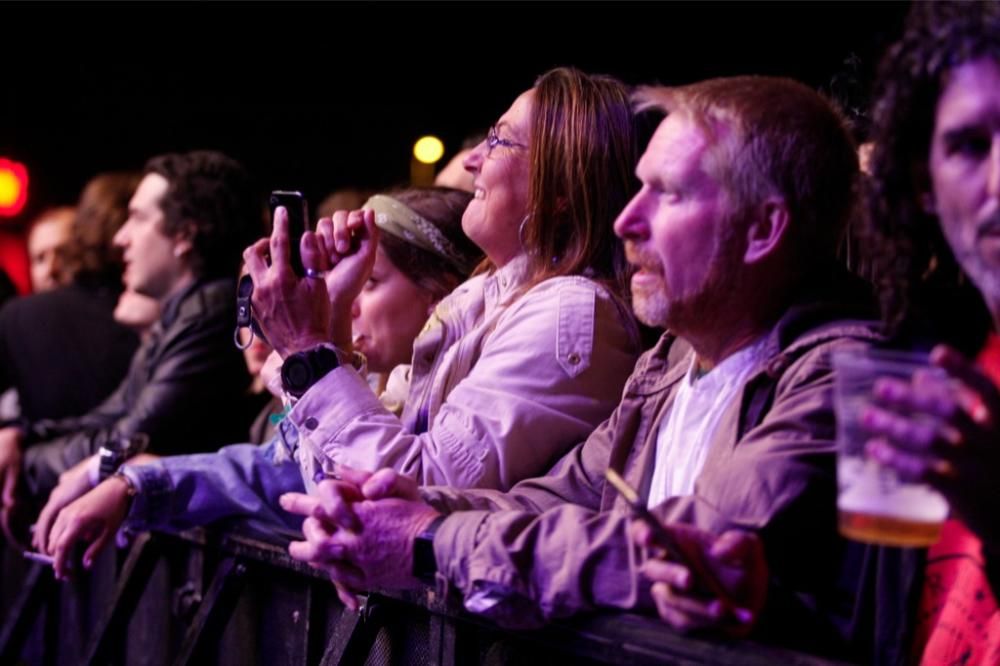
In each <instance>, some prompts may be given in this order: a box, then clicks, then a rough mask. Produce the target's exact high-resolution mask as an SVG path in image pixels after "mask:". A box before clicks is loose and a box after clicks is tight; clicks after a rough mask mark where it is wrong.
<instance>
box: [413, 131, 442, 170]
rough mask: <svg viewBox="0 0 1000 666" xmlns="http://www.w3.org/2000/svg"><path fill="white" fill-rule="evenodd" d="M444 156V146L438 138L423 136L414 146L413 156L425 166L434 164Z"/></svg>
mask: <svg viewBox="0 0 1000 666" xmlns="http://www.w3.org/2000/svg"><path fill="white" fill-rule="evenodd" d="M443 155H444V144H443V143H441V139H439V138H437V137H436V136H422V137H420V138H419V139H417V142H416V143H415V144H413V156H414V157H415V158H417V160H418V161H420V162H423V163H424V164H434V163H435V162H437V161H438V160H440V159H441V157H442V156H443Z"/></svg>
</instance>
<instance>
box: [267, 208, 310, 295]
mask: <svg viewBox="0 0 1000 666" xmlns="http://www.w3.org/2000/svg"><path fill="white" fill-rule="evenodd" d="M268 204H269V206H270V208H271V221H272V223H273V222H274V211H275V209H276V208H277V207H278V206H284V207H285V210H287V211H288V250H289V253H290V254H291V265H292V270H293V271H295V274H296V275H299V276H302V275H305V269H304V268H303V266H302V254H301V253H300V250H299V247H300V245H301V240H302V234H304V233H305V232H306V231H308V230H309V207H308V204H306V198H305V197H304V196H302V193H301V192H288V191H284V190H275V191H274V192H271V196H270V198H269V199H268Z"/></svg>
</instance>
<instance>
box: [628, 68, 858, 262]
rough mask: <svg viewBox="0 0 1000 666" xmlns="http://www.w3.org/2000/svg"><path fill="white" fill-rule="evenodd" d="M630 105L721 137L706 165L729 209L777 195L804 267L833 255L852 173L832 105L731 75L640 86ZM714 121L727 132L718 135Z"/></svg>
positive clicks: (795, 89)
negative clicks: (684, 119) (686, 120)
mask: <svg viewBox="0 0 1000 666" xmlns="http://www.w3.org/2000/svg"><path fill="white" fill-rule="evenodd" d="M636 103H637V105H638V107H639V108H640V109H646V108H658V109H660V110H662V111H664V112H666V113H683V114H686V115H689V116H690V117H691V119H692V120H693V121H694V122H696V123H697V124H698V125H699V126H700V127H701V128H702V129H703V130H704V131H705V132H706V134H707V135H708V136H709V137H712V138H716V139H720V140H719V141H718V143H717V144H716V145H715V146H713V148H711V149H710V150H709V153H708V155H707V157H706V162H705V167H706V169H708V170H709V173H711V174H712V176H713V177H715V178H716V179H717V180H718V181H719V182H720V183H721V184H722V185H723V187H724V189H725V191H726V193H727V195H728V196H729V197H730V201H729V203H730V206H731V208H730V210H732V211H734V212H738V211H742V210H745V209H746V208H747V207H748V206H751V205H754V204H756V203H758V202H759V201H761V200H762V199H763V198H765V197H767V196H773V195H777V196H780V197H782V198H783V199H784V200H785V202H786V204H787V206H788V208H789V211H790V212H791V216H792V220H793V224H792V228H791V233H792V238H793V239H795V241H794V242H795V243H796V244H797V247H798V248H799V250H800V252H799V255H800V256H802V258H803V259H804V260H805V261H807V262H811V261H814V260H815V258H816V255H817V253H818V254H820V255H826V256H827V257H829V258H832V257H833V256H835V254H836V250H837V247H838V246H839V243H840V239H841V237H842V235H843V233H844V229H845V227H846V224H847V221H848V219H849V217H850V216H851V214H852V213H853V211H854V210H855V194H856V185H857V181H858V173H859V171H858V158H857V149H856V147H855V144H854V140H853V138H852V137H851V132H850V129H849V128H848V125H847V122H846V121H845V120H844V117H843V115H842V114H841V113H840V111H839V110H838V109H837V107H836V106H834V104H833V103H832V102H830V101H829V100H827V99H826V98H825V97H823V96H822V95H820V94H819V93H818V92H816V91H814V90H812V89H811V88H809V87H808V86H805V85H803V84H801V83H799V82H797V81H793V80H791V79H786V78H777V77H765V76H737V77H731V78H718V79H709V80H707V81H702V82H700V83H694V84H691V85H687V86H680V87H676V88H663V87H647V88H642V89H640V90H639V91H638V92H637V94H636ZM720 123H721V124H722V125H723V126H725V127H726V129H728V130H731V133H730V134H727V135H726V136H721V135H720V134H719V125H720ZM824 268H825V266H824Z"/></svg>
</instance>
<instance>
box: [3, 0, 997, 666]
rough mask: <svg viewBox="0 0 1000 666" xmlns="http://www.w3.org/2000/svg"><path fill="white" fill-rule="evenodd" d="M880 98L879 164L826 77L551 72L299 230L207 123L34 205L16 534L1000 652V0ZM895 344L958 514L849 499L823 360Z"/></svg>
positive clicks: (12, 505)
mask: <svg viewBox="0 0 1000 666" xmlns="http://www.w3.org/2000/svg"><path fill="white" fill-rule="evenodd" d="M871 118H872V123H871V128H870V135H869V136H868V137H867V139H868V144H867V145H868V148H867V150H868V151H870V152H868V153H867V155H868V159H866V166H865V169H864V171H862V169H861V168H860V166H859V158H858V154H859V147H858V145H856V142H855V138H854V136H853V133H852V128H851V127H849V126H848V123H847V121H846V120H845V118H844V115H843V114H842V112H841V111H840V110H839V108H838V107H837V105H836V103H835V102H834V101H831V100H830V99H828V98H827V97H825V96H824V95H822V94H820V93H818V92H817V91H815V90H813V89H811V88H809V87H808V86H806V85H804V84H802V83H800V82H796V81H794V80H791V79H786V78H778V77H769V76H736V77H728V78H714V79H709V80H705V81H701V82H697V83H692V84H689V85H684V86H675V87H666V86H648V87H641V88H638V89H636V90H633V91H630V90H628V89H627V87H626V86H625V85H624V84H622V83H621V82H619V81H617V80H615V79H613V78H611V77H606V76H598V75H592V74H587V73H584V72H581V71H579V70H576V69H573V68H558V69H554V70H551V71H549V72H546V73H545V74H543V75H541V76H540V77H539V78H538V79H537V81H536V82H535V84H534V86H533V87H531V88H530V89H528V90H526V91H524V92H523V93H522V94H521V95H519V96H518V97H517V98H516V99H515V100H513V102H512V104H511V106H510V107H509V108H508V109H507V110H506V111H505V112H504V113H503V114H502V115H500V117H499V118H498V119H497V121H496V123H495V124H494V125H493V126H492V127H491V128H490V129H489V131H488V132H487V133H486V135H485V137H484V138H483V139H482V140H481V141H479V142H478V143H477V144H475V145H473V146H470V147H468V149H467V150H466V151H465V153H464V156H463V158H462V165H463V167H464V172H465V177H464V178H462V177H459V176H456V174H455V173H454V169H453V168H449V169H448V170H447V173H446V175H447V181H446V182H448V183H451V184H454V185H458V186H460V187H463V188H468V191H466V190H463V189H455V188H452V187H447V186H437V187H425V188H421V187H405V188H396V189H391V190H388V191H385V192H381V193H377V194H373V195H372V196H370V197H368V198H367V199H366V200H365V201H364V203H363V204H362V205H361V206H360V207H358V208H356V209H352V210H330V211H329V214H324V215H323V216H322V217H320V219H319V220H318V221H317V222H316V224H315V228H314V229H313V230H312V231H307V232H305V233H304V234H303V235H302V237H301V240H300V241H297V239H293V238H292V236H291V235H290V230H289V219H288V218H289V216H288V211H286V210H285V209H284V208H281V207H279V208H277V210H276V211H275V212H274V215H273V219H271V220H267V219H265V217H266V216H265V215H263V214H262V212H261V211H262V210H263V207H262V198H261V197H260V196H259V193H258V189H257V184H256V183H254V182H253V181H252V180H251V178H250V176H249V175H248V174H247V173H246V171H245V170H244V169H243V167H241V166H240V165H239V164H238V163H236V162H235V161H233V160H232V159H230V158H228V157H226V156H224V155H221V154H219V153H214V152H208V151H196V152H190V153H183V154H168V155H161V156H158V157H154V158H153V159H151V160H150V161H149V162H148V163H147V164H146V166H145V168H144V169H143V171H142V173H141V174H102V175H100V176H98V177H97V178H95V179H94V180H93V181H92V182H91V184H90V185H88V187H87V188H86V189H85V190H84V193H83V196H82V198H81V200H80V202H79V204H78V206H77V207H76V208H75V209H69V210H58V211H51V212H48V213H46V214H45V215H44V216H43V217H42V218H39V221H38V222H37V223H36V224H35V225H33V226H32V232H31V238H32V239H34V240H32V241H31V242H32V243H33V247H34V246H35V245H37V246H38V248H39V249H38V250H37V252H36V250H35V249H32V251H31V254H32V267H33V280H34V284H35V285H36V290H37V291H39V292H42V291H44V290H49V291H45V293H37V294H35V295H32V296H30V297H25V298H21V299H15V300H13V301H11V302H9V303H8V304H6V305H5V306H3V307H2V308H0V389H13V390H14V391H15V392H16V396H17V400H16V402H17V403H19V404H17V405H9V411H10V412H11V413H8V414H5V417H7V420H6V421H5V422H4V423H5V425H4V426H3V427H2V428H0V483H2V495H0V497H2V523H3V528H4V532H5V534H6V537H5V538H6V540H7V541H8V542H9V543H10V544H18V543H22V544H28V543H29V542H30V544H31V546H32V547H33V548H35V549H37V550H38V551H40V552H42V553H45V554H49V555H51V556H52V557H53V558H54V570H55V573H56V575H57V577H61V578H65V577H67V576H69V575H70V573H71V572H75V573H76V575H81V574H80V571H79V569H80V567H81V566H82V568H83V569H87V568H88V567H89V566H91V564H92V562H93V560H94V558H95V556H96V555H97V553H98V552H99V551H100V550H101V549H102V548H104V547H105V546H106V545H107V544H108V543H110V542H112V541H113V540H114V536H115V534H116V533H118V531H119V529H120V528H122V527H127V528H128V529H130V530H132V531H136V530H143V529H154V528H156V527H159V526H167V525H169V526H175V527H184V526H191V525H208V524H211V523H213V522H214V521H217V520H219V519H222V518H241V519H244V520H247V521H253V522H254V524H255V526H256V528H257V529H259V530H263V531H265V532H266V531H267V530H271V531H273V532H275V533H279V532H280V533H281V534H287V533H288V531H289V530H291V531H292V532H293V533H295V534H296V535H297V536H296V537H295V538H294V540H292V542H291V543H290V545H289V546H288V549H289V552H290V554H291V556H292V557H294V558H296V559H299V560H302V561H304V562H307V563H309V564H311V565H312V566H314V567H316V568H318V569H321V570H322V571H324V572H326V573H327V574H328V575H329V577H330V580H331V583H332V585H331V594H334V593H335V594H337V595H338V596H339V598H340V600H341V601H342V602H343V603H344V604H345V605H346V606H348V607H350V608H357V606H358V599H357V595H358V594H359V593H363V592H365V591H367V590H372V589H386V588H413V587H417V586H420V585H437V586H438V587H439V588H440V589H441V590H442V592H443V593H445V594H450V595H454V596H456V597H457V598H460V599H461V601H462V603H463V604H464V606H465V608H466V609H467V610H468V611H469V612H472V613H476V614H478V615H481V616H484V617H487V618H489V619H490V620H492V621H494V622H497V623H499V624H501V625H503V626H506V627H512V628H515V629H518V628H529V627H535V626H538V625H540V624H542V623H545V622H547V621H549V620H551V619H554V618H563V617H568V616H572V615H575V614H578V613H582V612H593V611H633V612H640V613H648V614H650V615H655V616H658V617H659V618H661V619H662V620H663V621H664V622H665V623H666V624H667V625H669V626H670V627H672V628H673V629H674V630H679V631H691V630H698V631H701V632H705V633H706V634H708V635H713V634H714V635H724V636H736V637H746V636H753V637H755V638H757V639H759V640H763V641H768V642H773V643H776V644H780V645H785V646H789V647H792V648H795V649H800V650H805V651H809V652H813V653H818V654H822V655H826V656H831V657H836V658H842V659H850V660H857V661H863V662H870V663H879V664H905V663H921V664H945V663H962V664H997V663H1000V612H998V608H997V602H996V599H997V595H998V593H1000V522H998V520H997V517H996V516H997V515H998V514H994V513H993V511H995V510H1000V490H998V488H1000V486H998V485H997V484H996V483H995V481H994V479H995V477H996V476H997V474H998V473H1000V390H998V385H1000V337H998V336H997V334H998V330H1000V5H998V4H997V3H996V2H962V3H952V2H928V3H917V4H915V5H914V7H913V9H912V10H911V13H910V16H909V18H908V20H907V23H906V26H905V32H904V34H903V36H902V37H901V38H900V39H899V41H898V42H896V43H895V44H894V45H893V46H892V48H891V49H890V50H889V51H888V52H887V54H886V55H885V57H884V60H883V62H882V65H881V67H880V70H879V73H878V80H877V82H876V85H875V93H874V101H873V103H872V109H871ZM652 128H655V130H654V131H652V133H651V134H650V132H649V130H650V129H652ZM126 201H127V204H126ZM324 213H327V211H326V210H324ZM268 222H270V223H271V229H270V232H269V235H265V231H264V230H265V228H266V224H267V223H268ZM848 230H850V233H851V234H852V235H853V236H854V237H853V238H852V239H851V240H850V241H848V240H846V235H847V232H848ZM59 234H62V236H64V239H63V240H62V241H60V240H59V239H58V238H57V236H58V235H59ZM848 243H849V244H850V245H851V246H852V248H854V250H852V251H857V249H858V248H861V249H862V250H863V251H864V252H865V256H864V257H863V260H862V261H857V257H853V258H852V261H850V262H848V261H846V260H845V256H844V252H843V248H844V247H845V245H846V244H848ZM293 245H296V246H293ZM60 246H64V247H65V248H68V249H66V250H59V249H58V248H59V247H60ZM115 248H117V252H116V251H115ZM295 253H297V254H298V255H300V256H301V264H302V267H303V270H302V271H300V272H297V271H296V270H295V269H293V264H294V262H293V261H292V255H293V254H295ZM36 255H37V261H36V259H35V257H36ZM119 261H121V262H123V263H119ZM241 261H242V274H244V275H247V276H249V280H250V281H252V284H253V291H252V296H251V298H250V307H249V310H248V314H250V315H251V316H252V317H253V319H254V320H255V325H254V326H253V327H245V328H243V329H242V330H241V331H239V332H238V335H239V336H242V337H240V338H239V340H238V342H240V343H241V344H240V345H239V346H240V347H245V349H244V356H242V357H241V355H240V352H239V351H238V350H237V348H236V347H235V346H234V345H233V330H234V328H235V327H236V319H237V317H236V311H235V305H236V280H237V276H238V275H240V274H241ZM36 267H37V273H38V275H37V276H36V275H35V268H36ZM122 267H123V268H122ZM300 273H301V274H300ZM119 282H120V283H121V284H119ZM244 314H247V313H244ZM40 322H45V323H42V324H40ZM650 331H654V332H655V333H656V334H658V335H659V338H658V339H657V340H656V341H655V343H653V344H652V346H651V347H650V348H648V349H647V347H648V345H647V344H644V340H648V339H651V338H650V336H649V333H650ZM868 349H906V350H924V351H929V363H930V364H931V365H933V366H936V367H937V368H939V370H940V372H939V375H938V376H939V380H938V381H928V380H927V379H926V377H925V376H923V375H921V376H920V377H915V378H914V379H913V380H912V381H900V380H891V379H888V378H886V379H881V380H879V381H877V382H876V384H875V389H874V405H873V406H871V407H868V408H866V409H865V411H864V413H863V414H862V415H861V416H862V421H863V424H864V428H865V430H866V435H865V436H866V437H867V438H868V442H867V446H866V453H867V455H868V456H869V457H870V458H871V459H872V460H874V461H877V463H878V464H879V465H881V466H883V467H884V468H885V469H888V470H892V471H893V473H895V474H896V475H898V477H899V478H902V479H907V480H919V481H922V482H924V483H926V484H929V485H930V486H932V487H933V488H935V489H937V490H938V491H940V492H941V493H942V494H943V495H944V496H945V497H946V498H947V500H948V502H949V504H950V507H951V513H950V515H949V518H948V520H947V522H946V523H945V525H944V528H943V530H942V533H941V537H940V539H939V540H938V541H937V543H935V544H934V545H931V546H930V547H926V548H917V547H911V548H907V547H898V546H885V545H878V544H874V543H866V542H861V541H855V540H851V539H848V538H845V537H844V536H842V535H841V534H840V533H839V532H838V516H837V505H836V495H837V475H836V472H837V470H836V450H837V437H836V431H837V414H836V409H835V405H834V384H835V382H836V379H837V370H836V369H835V367H834V364H833V361H832V359H833V357H834V355H836V354H841V353H844V352H850V351H859V350H868ZM56 374H63V375H65V376H66V377H68V378H71V379H67V380H66V381H60V382H58V383H57V384H54V383H53V382H51V381H44V380H43V379H44V378H48V377H52V376H55V375H56ZM57 386H58V389H57V388H56V387H57ZM3 404H4V403H3V402H0V407H2V406H3ZM607 470H612V471H613V472H616V473H617V474H619V475H620V476H621V477H622V478H623V479H624V480H625V482H626V483H628V484H629V485H631V486H632V487H634V488H635V489H636V492H637V494H638V498H639V499H638V501H639V502H641V504H642V505H643V506H645V507H648V509H649V510H650V512H651V514H652V516H653V517H654V519H655V525H651V524H650V523H649V522H647V521H646V520H643V519H639V518H636V517H635V512H634V509H633V507H632V503H631V502H632V501H634V500H632V501H630V500H629V499H628V498H626V497H624V496H623V495H621V494H620V493H619V491H618V490H617V489H616V487H615V486H614V485H612V484H611V483H609V482H608V481H607V480H606V472H607ZM32 524H33V525H34V531H33V533H31V532H30V531H29V525H32ZM81 544H82V546H83V547H82V548H79V549H78V548H77V547H78V546H80V545H81ZM678 544H679V545H680V549H681V550H682V551H683V552H684V553H687V555H686V556H685V557H683V558H678V553H677V550H678ZM81 552H82V562H79V563H75V562H72V561H71V560H72V559H73V558H74V557H76V556H77V554H78V553H81ZM692 554H693V555H692ZM692 557H693V558H694V560H695V563H694V564H692V561H691V558H692ZM706 576H707V577H708V578H709V579H710V584H708V585H706ZM706 587H707V589H706Z"/></svg>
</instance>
